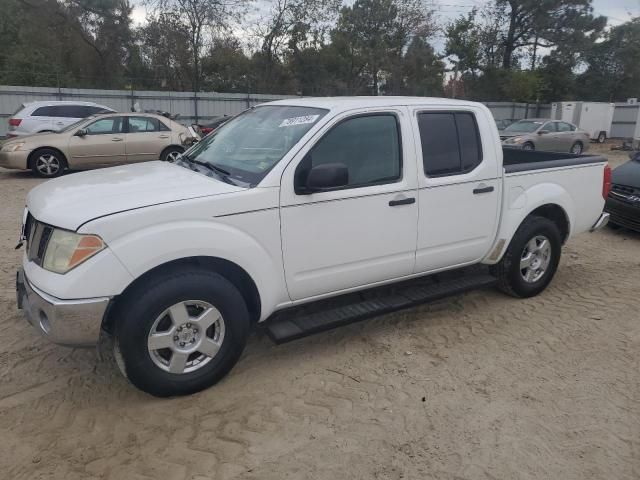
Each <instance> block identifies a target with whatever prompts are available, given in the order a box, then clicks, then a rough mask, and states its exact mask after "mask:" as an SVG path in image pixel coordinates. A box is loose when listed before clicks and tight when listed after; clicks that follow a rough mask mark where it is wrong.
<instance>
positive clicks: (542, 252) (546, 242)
mask: <svg viewBox="0 0 640 480" xmlns="http://www.w3.org/2000/svg"><path fill="white" fill-rule="evenodd" d="M561 245H562V240H561V236H560V231H559V230H558V227H557V226H556V224H555V223H553V222H552V221H551V220H549V219H547V218H543V217H537V216H532V217H529V218H527V219H526V220H525V221H524V222H523V223H522V225H520V228H518V230H517V231H516V233H515V235H514V236H513V239H512V240H511V243H510V244H509V248H508V249H507V252H506V253H505V254H504V256H503V257H502V260H500V262H499V263H498V264H497V265H494V266H493V267H491V270H492V273H493V274H494V275H495V276H496V277H497V278H498V288H499V289H500V290H502V291H503V292H505V293H507V294H508V295H511V296H514V297H520V298H526V297H533V296H535V295H538V294H539V293H540V292H542V291H543V290H544V289H545V288H547V285H549V283H550V282H551V280H552V279H553V276H554V275H555V273H556V270H557V269H558V263H559V262H560V250H561Z"/></svg>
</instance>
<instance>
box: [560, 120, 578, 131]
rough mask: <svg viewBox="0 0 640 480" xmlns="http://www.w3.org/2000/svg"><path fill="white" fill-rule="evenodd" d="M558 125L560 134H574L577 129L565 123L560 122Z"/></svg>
mask: <svg viewBox="0 0 640 480" xmlns="http://www.w3.org/2000/svg"><path fill="white" fill-rule="evenodd" d="M557 125H558V131H559V132H573V131H574V130H575V129H576V127H574V126H573V125H571V124H569V123H565V122H558V123H557Z"/></svg>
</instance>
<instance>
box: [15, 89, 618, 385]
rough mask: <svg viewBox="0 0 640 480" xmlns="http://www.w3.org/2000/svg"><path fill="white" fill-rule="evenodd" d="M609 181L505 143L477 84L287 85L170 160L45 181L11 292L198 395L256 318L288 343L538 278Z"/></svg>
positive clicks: (138, 367)
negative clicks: (324, 91)
mask: <svg viewBox="0 0 640 480" xmlns="http://www.w3.org/2000/svg"><path fill="white" fill-rule="evenodd" d="M609 186H610V170H609V167H608V166H607V164H606V161H605V160H604V159H603V158H602V157H600V156H578V155H571V154H552V153H543V152H522V151H517V150H505V151H503V149H502V146H501V144H500V137H499V135H498V131H497V129H496V126H495V122H494V120H493V117H492V115H491V113H490V111H489V110H488V109H487V108H486V107H484V106H483V105H481V104H478V103H472V102H465V101H456V100H450V99H435V98H402V97H396V98H392V97H371V98H346V97H345V98H315V99H314V98H309V99H306V98H300V99H288V100H281V101H277V102H273V103H268V104H264V105H261V106H258V107H255V108H251V109H249V110H247V111H245V112H244V113H242V114H240V115H238V116H237V117H236V118H234V119H232V120H230V121H229V122H228V123H226V124H225V125H224V126H223V127H221V128H220V129H219V130H217V131H216V132H214V133H213V134H212V135H210V136H208V137H207V138H205V139H204V140H203V141H201V142H200V143H198V144H196V145H195V146H193V147H192V148H190V149H189V150H187V151H186V152H185V153H184V154H183V155H182V156H181V157H180V158H179V159H178V160H177V161H175V162H173V163H170V162H152V163H146V164H136V165H129V166H122V167H114V168H109V169H105V170H100V171H95V172H85V173H78V174H74V175H69V176H65V177H62V178H58V179H55V180H50V181H48V182H46V183H44V184H42V185H40V186H38V187H36V188H34V189H33V190H32V191H31V192H30V193H29V195H28V198H27V204H26V209H25V214H24V225H23V233H22V238H23V241H24V243H26V248H25V254H24V260H23V265H22V269H21V270H20V271H19V272H18V275H17V291H18V304H19V307H21V308H22V309H24V312H25V314H26V316H27V318H28V319H29V321H30V322H31V324H32V325H33V326H34V327H35V328H36V329H38V330H39V331H40V332H41V333H42V334H43V335H45V336H46V337H47V338H49V339H50V340H51V341H53V342H56V343H60V344H63V345H71V346H77V345H95V344H96V343H97V342H98V340H99V338H101V334H102V333H107V334H108V335H109V336H112V337H113V342H112V343H113V348H114V353H115V358H116V361H117V363H118V366H119V367H120V369H121V370H122V372H123V373H124V374H125V375H126V377H127V378H128V379H129V380H130V381H131V382H132V383H133V384H134V385H136V386H137V387H139V388H140V389H142V390H144V391H146V392H149V393H151V394H153V395H157V396H169V395H181V394H189V393H192V392H196V391H198V390H201V389H204V388H206V387H208V386H210V385H212V384H214V383H216V382H217V381H218V380H220V379H221V378H222V377H223V376H224V375H226V374H227V373H228V372H229V370H230V369H231V368H232V367H233V365H234V364H235V363H236V362H237V361H238V359H239V357H240V355H241V353H242V350H243V348H244V346H245V343H246V340H247V336H248V334H249V331H250V328H251V326H252V325H253V324H256V323H262V325H264V328H266V330H267V332H268V334H269V335H270V336H271V337H272V338H273V339H274V340H276V341H277V342H283V341H287V340H291V339H293V338H298V337H300V336H303V335H306V334H309V333H313V332H316V331H320V330H323V329H327V328H332V327H335V326H338V325H341V324H344V323H347V322H349V321H354V320H358V319H360V318H364V317H366V316H371V315H375V314H380V313H384V312H389V311H393V310H397V309H400V308H406V307H408V306H411V305H415V304H416V303H420V302H424V301H428V300H433V299H435V298H440V297H443V296H445V295H449V294H453V293H460V292H463V291H466V290H469V289H471V288H477V287H486V286H493V285H495V286H497V287H498V288H500V289H501V290H502V291H504V292H506V293H507V294H509V295H512V296H515V297H530V296H533V295H537V294H539V293H540V292H542V291H543V290H544V289H545V288H546V287H547V285H548V284H549V282H550V281H551V280H552V278H553V276H554V274H555V271H556V269H557V267H558V262H559V260H560V250H561V246H562V244H563V243H564V242H566V241H568V240H569V239H570V238H571V237H572V236H573V235H576V234H578V233H581V232H586V231H590V230H591V231H592V230H595V229H598V228H600V227H602V226H603V225H605V224H606V222H607V219H608V214H606V213H603V206H604V203H605V198H606V197H607V194H608V190H609ZM392 283H393V284H394V285H393V287H389V286H388V284H392ZM385 285H386V287H385ZM363 290H366V292H362V291H363ZM353 292H360V293H358V294H354V293H353ZM334 297H340V298H334ZM329 298H332V300H331V301H327V300H326V299H329ZM107 338H109V337H107Z"/></svg>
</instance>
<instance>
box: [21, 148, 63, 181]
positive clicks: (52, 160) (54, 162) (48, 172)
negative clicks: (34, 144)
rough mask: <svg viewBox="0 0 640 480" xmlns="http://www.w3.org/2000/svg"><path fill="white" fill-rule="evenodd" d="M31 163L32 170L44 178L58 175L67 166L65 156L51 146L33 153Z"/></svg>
mask: <svg viewBox="0 0 640 480" xmlns="http://www.w3.org/2000/svg"><path fill="white" fill-rule="evenodd" d="M29 163H30V168H31V171H32V172H33V173H35V174H36V175H38V176H39V177H43V178H53V177H58V176H60V175H62V173H63V172H64V170H65V168H67V161H66V159H65V158H64V156H63V155H62V154H61V153H60V152H58V151H57V150H53V149H51V148H42V149H40V150H36V151H35V152H34V153H33V154H32V155H31V158H30V162H29Z"/></svg>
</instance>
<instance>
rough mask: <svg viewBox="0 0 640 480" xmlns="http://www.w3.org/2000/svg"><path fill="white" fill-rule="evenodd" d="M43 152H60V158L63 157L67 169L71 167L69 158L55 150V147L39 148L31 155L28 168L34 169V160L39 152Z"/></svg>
mask: <svg viewBox="0 0 640 480" xmlns="http://www.w3.org/2000/svg"><path fill="white" fill-rule="evenodd" d="M42 150H53V151H55V152H58V153H59V154H60V156H61V157H62V160H64V163H65V167H68V166H69V162H68V161H67V157H66V156H65V154H64V153H62V152H61V151H60V150H59V149H57V148H54V147H38V148H36V149H35V150H34V151H33V152H31V153H30V154H29V159H28V160H27V167H29V168H33V159H34V157H35V155H36V153H38V152H40V151H42Z"/></svg>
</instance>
